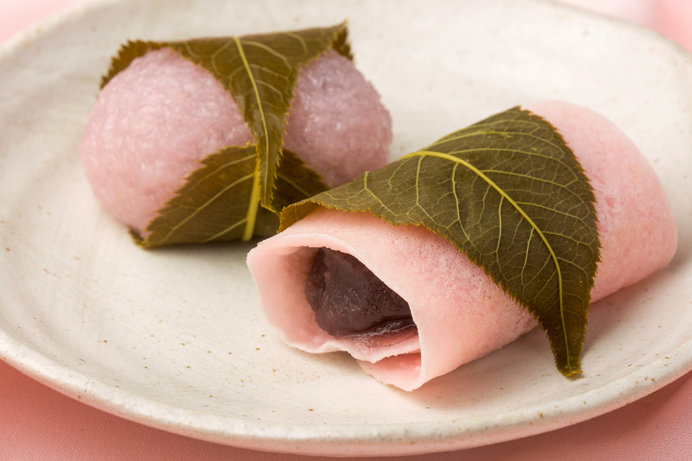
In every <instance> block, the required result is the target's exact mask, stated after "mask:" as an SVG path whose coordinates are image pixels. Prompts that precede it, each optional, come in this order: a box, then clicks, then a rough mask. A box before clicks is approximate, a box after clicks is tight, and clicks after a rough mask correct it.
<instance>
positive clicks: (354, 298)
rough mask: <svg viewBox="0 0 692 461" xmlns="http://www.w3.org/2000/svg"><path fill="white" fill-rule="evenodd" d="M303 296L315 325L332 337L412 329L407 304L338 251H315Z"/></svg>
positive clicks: (411, 320) (349, 257)
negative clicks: (315, 322)
mask: <svg viewBox="0 0 692 461" xmlns="http://www.w3.org/2000/svg"><path fill="white" fill-rule="evenodd" d="M305 295H306V297H307V300H308V303H310V306H311V307H312V310H313V312H314V313H315V320H316V321H317V324H318V325H319V326H320V327H321V328H322V329H323V330H325V331H326V332H327V333H329V334H330V335H332V336H349V335H363V334H365V335H380V334H386V333H392V332H397V331H400V330H404V329H408V328H415V324H414V323H413V319H412V318H411V309H409V306H408V303H407V302H406V301H404V299H403V298H402V297H401V296H399V295H398V294H396V293H395V292H394V291H392V289H391V288H389V287H388V286H387V285H385V284H384V283H383V282H382V281H381V280H380V279H379V278H377V276H375V274H373V273H372V272H370V270H369V269H368V268H367V267H365V266H364V265H363V264H362V263H361V262H360V261H358V260H357V259H356V258H354V257H353V256H351V255H349V254H346V253H342V252H340V251H335V250H331V249H329V248H320V249H319V250H317V253H316V254H315V259H314V260H313V263H312V267H311V268H310V273H309V274H308V278H307V281H306V283H305Z"/></svg>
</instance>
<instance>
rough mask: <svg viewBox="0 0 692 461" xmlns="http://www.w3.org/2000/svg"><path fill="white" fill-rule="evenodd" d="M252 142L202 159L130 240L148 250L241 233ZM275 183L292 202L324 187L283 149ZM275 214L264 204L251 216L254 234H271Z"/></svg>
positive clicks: (230, 237) (252, 163) (246, 209)
mask: <svg viewBox="0 0 692 461" xmlns="http://www.w3.org/2000/svg"><path fill="white" fill-rule="evenodd" d="M256 150H257V148H256V146H254V145H247V146H245V147H228V148H225V149H222V150H220V151H218V152H216V153H215V154H212V155H209V156H207V157H205V158H204V159H203V160H202V166H201V167H200V168H198V169H197V170H195V171H194V172H193V173H192V174H191V175H190V176H188V178H186V182H185V184H184V185H183V186H182V187H181V188H180V189H179V190H178V191H177V192H176V194H175V196H174V197H173V198H172V199H171V200H170V201H169V202H168V203H166V204H165V205H164V206H163V208H161V209H160V210H159V211H158V216H157V217H156V218H154V219H153V220H152V221H151V223H149V226H148V227H147V229H146V237H144V238H142V237H141V236H139V235H138V234H136V233H135V232H132V237H133V239H134V240H135V242H136V243H137V244H138V245H140V246H142V247H144V248H152V247H156V246H162V245H172V244H179V243H190V242H195V243H210V242H221V241H228V240H238V239H240V238H241V237H242V234H243V231H244V229H245V225H246V223H247V220H248V219H249V218H248V215H249V214H250V212H251V211H250V209H251V203H250V202H249V201H248V200H247V197H249V195H250V193H251V190H252V186H253V182H254V177H255V176H254V172H255V165H256V163H257V162H256ZM277 183H279V185H280V187H281V189H282V190H285V191H286V194H282V197H286V198H287V200H292V201H298V200H301V199H304V198H306V197H310V196H312V195H314V194H316V193H318V192H321V191H323V190H325V189H326V188H327V186H326V185H325V184H324V183H323V182H322V181H321V179H320V177H319V176H318V175H317V174H316V173H315V172H314V171H312V170H311V169H309V168H307V167H305V164H304V163H303V162H302V161H301V160H300V159H299V158H298V157H297V156H296V155H295V154H294V153H292V152H290V151H287V150H285V151H284V161H283V162H281V165H279V171H278V173H277ZM278 225H279V219H278V215H277V214H276V213H274V212H272V211H269V210H266V209H264V208H262V209H260V210H259V213H258V214H257V222H256V226H255V235H258V236H261V237H268V236H270V235H273V234H274V233H275V232H276V229H277V227H278Z"/></svg>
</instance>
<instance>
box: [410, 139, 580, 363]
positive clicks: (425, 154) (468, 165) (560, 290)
mask: <svg viewBox="0 0 692 461" xmlns="http://www.w3.org/2000/svg"><path fill="white" fill-rule="evenodd" d="M413 157H422V158H424V157H435V158H439V159H443V160H447V161H450V162H452V163H454V164H456V165H462V166H464V167H466V168H467V169H469V170H470V171H471V172H473V173H474V174H475V175H477V176H478V177H479V178H481V179H482V180H483V181H485V182H486V183H487V184H488V185H489V186H490V187H492V188H493V189H495V191H496V192H497V193H498V194H500V197H502V198H504V199H506V200H507V201H508V202H509V203H510V204H511V205H512V206H513V207H514V209H515V210H517V212H518V213H519V214H520V215H521V216H522V218H524V220H526V222H527V223H529V225H530V226H531V228H532V229H533V230H534V231H535V232H536V233H537V234H538V236H539V237H540V239H541V241H542V242H543V244H544V245H545V247H546V248H547V249H548V252H549V253H550V257H551V259H552V260H553V263H554V264H555V270H556V273H557V280H558V293H559V300H560V321H561V322H562V335H563V339H564V342H565V351H566V353H567V354H566V355H567V369H568V370H570V371H571V369H572V366H571V363H570V359H569V357H570V355H569V354H570V347H569V341H568V338H567V327H566V325H565V312H564V302H563V287H562V271H561V270H560V264H559V262H558V258H557V255H556V254H555V252H554V251H553V247H552V246H551V245H550V243H549V242H548V240H547V238H546V237H545V235H544V234H543V232H542V231H541V229H540V228H539V227H538V226H537V225H536V223H534V221H533V220H532V219H531V218H530V217H529V215H527V214H526V212H525V211H524V210H523V208H522V207H521V206H519V204H518V203H517V202H515V201H514V199H512V197H511V196H509V195H508V194H507V193H506V192H505V191H504V190H503V189H502V188H501V187H500V186H499V185H498V184H497V183H496V182H495V181H493V180H492V179H490V178H489V177H488V176H486V175H485V174H484V173H483V172H482V171H481V170H479V169H478V168H476V167H475V166H474V165H473V164H471V163H469V162H467V161H466V160H464V159H462V158H459V157H455V156H453V155H450V154H445V153H442V152H434V151H418V152H413V153H410V154H407V155H404V156H403V157H401V160H404V159H408V158H413ZM416 193H418V191H416Z"/></svg>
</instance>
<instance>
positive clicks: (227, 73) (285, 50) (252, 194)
mask: <svg viewBox="0 0 692 461" xmlns="http://www.w3.org/2000/svg"><path fill="white" fill-rule="evenodd" d="M347 34H348V31H347V28H346V24H345V23H342V24H339V25H337V26H333V27H327V28H313V29H305V30H300V31H292V32H277V33H272V34H262V35H247V36H244V37H217V38H202V39H193V40H187V41H179V42H152V41H130V42H128V43H127V44H126V45H124V46H123V47H122V48H121V49H120V51H119V52H118V54H117V56H116V57H114V58H113V60H112V61H111V67H110V69H109V71H108V73H107V74H106V75H105V76H104V77H103V78H102V80H101V86H102V87H103V86H104V85H106V84H107V83H108V82H109V81H110V79H112V78H113V77H114V76H115V75H117V74H118V72H120V71H122V70H123V69H125V68H127V66H128V65H129V64H130V63H131V62H132V61H133V60H134V59H136V58H137V57H140V56H143V55H144V54H145V53H146V52H148V51H150V50H155V49H160V48H163V47H169V48H172V49H173V50H175V51H177V52H178V53H180V55H182V56H183V57H185V58H187V59H189V60H190V61H192V62H194V63H195V64H197V65H199V66H202V67H204V68H205V69H206V70H208V71H209V72H210V73H211V74H212V75H213V76H214V78H215V79H216V80H217V81H219V82H220V83H221V84H222V85H223V87H224V88H225V89H226V90H227V91H228V92H229V93H230V95H231V96H232V97H233V99H234V101H235V102H236V104H237V105H238V107H239V109H240V111H241V112H242V113H243V116H244V119H245V121H246V122H247V123H248V125H249V127H250V131H251V133H252V135H253V137H254V140H255V142H254V146H255V154H254V158H255V163H254V164H253V170H252V171H251V172H250V173H249V174H250V176H251V179H252V181H250V185H251V188H250V191H249V194H248V197H249V198H250V200H251V204H250V208H249V209H248V210H247V211H248V212H247V215H246V218H245V219H244V221H243V222H242V224H241V226H242V228H241V230H242V232H240V234H239V235H238V237H234V238H242V239H243V240H249V239H250V238H251V237H252V236H253V235H254V234H255V226H256V225H257V224H258V222H257V219H258V217H257V216H258V212H259V208H260V205H261V207H263V208H265V209H267V210H269V211H272V212H275V213H278V211H279V210H281V207H282V206H283V205H285V204H287V203H290V200H288V198H287V197H288V196H291V197H294V198H295V197H296V195H295V193H296V191H295V190H294V189H293V187H292V186H291V183H292V182H296V181H295V180H292V178H290V177H289V178H287V177H284V178H283V180H282V181H281V184H284V185H288V186H289V188H288V189H287V191H286V192H285V193H286V195H284V190H283V189H281V188H278V189H277V174H278V173H277V172H278V170H279V165H280V163H281V160H282V153H283V150H282V147H283V135H284V132H285V125H286V115H287V113H288V111H289V109H290V105H291V102H292V101H293V90H294V87H295V83H296V79H297V77H298V73H299V71H300V69H301V68H303V67H304V66H306V65H307V64H308V63H309V62H310V61H312V60H313V59H316V58H318V57H319V56H321V55H322V54H324V53H325V52H326V51H327V50H329V49H334V50H335V51H337V52H338V53H340V54H342V55H343V56H346V57H348V58H349V59H352V56H351V51H350V47H349V44H348V41H347ZM305 169H306V167H305V166H302V167H301V171H303V170H305ZM313 175H316V173H314V174H313ZM287 179H288V181H287ZM324 189H326V186H325V187H324V188H323V189H322V190H324ZM304 197H305V196H304V195H303V196H300V198H304ZM229 206H231V207H235V208H243V207H244V206H245V204H242V205H241V204H239V203H230V204H229ZM260 214H264V213H260ZM196 216H197V215H195V216H193V217H190V219H192V220H193V221H194V220H196V219H197V218H196ZM191 225H192V223H190V222H189V221H186V223H185V225H184V226H183V227H186V228H187V227H189V226H191ZM201 225H205V224H199V225H195V226H194V227H195V228H198V227H199V226H201ZM155 227H156V226H155ZM177 229H178V228H177V227H176V232H177ZM229 232H230V231H229ZM231 234H232V235H235V234H237V228H234V230H233V231H232V232H230V233H229V234H228V235H231ZM195 235H199V234H198V233H197V231H194V232H192V233H179V236H180V238H188V237H193V236H195ZM224 239H226V238H225V236H224ZM154 241H157V242H158V240H152V244H151V245H149V246H153V245H154V243H153V242H154ZM162 241H166V242H168V241H169V240H168V239H167V238H166V239H164V240H162ZM192 241H194V242H197V241H198V240H192ZM138 242H139V243H140V244H142V245H146V244H145V242H144V241H142V240H138ZM171 243H172V242H171ZM157 244H158V243H157ZM161 244H162V243H161Z"/></svg>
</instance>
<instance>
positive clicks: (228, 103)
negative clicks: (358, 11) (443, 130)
mask: <svg viewBox="0 0 692 461" xmlns="http://www.w3.org/2000/svg"><path fill="white" fill-rule="evenodd" d="M391 139H392V131H391V118H390V116H389V113H388V111H387V110H386V109H385V107H384V106H383V105H382V103H381V101H380V97H379V95H378V93H377V91H376V90H375V89H374V87H373V86H372V85H371V84H370V83H369V82H368V81H366V80H365V78H364V77H363V75H362V74H361V73H360V72H359V71H358V70H357V69H356V68H355V67H354V65H353V63H352V62H351V61H350V60H349V59H347V58H345V57H343V56H341V55H339V54H338V53H336V52H335V51H333V50H329V51H327V52H326V53H325V54H324V55H322V56H321V57H319V58H317V59H315V60H313V61H312V62H310V63H309V64H308V65H307V66H305V67H304V68H303V69H302V70H301V71H300V73H299V75H298V79H297V82H296V85H295V90H294V100H293V103H292V105H291V109H290V111H289V114H288V118H287V125H286V135H285V138H284V146H285V147H286V148H287V149H289V150H291V151H293V152H294V153H296V154H298V155H299V157H301V158H302V159H303V160H304V161H305V162H306V163H307V164H308V166H310V167H311V168H312V169H314V170H315V171H317V172H318V173H319V174H320V175H321V176H322V178H323V180H324V181H325V182H326V183H327V184H328V185H329V186H336V185H338V184H341V183H344V182H347V181H348V180H350V179H353V178H354V177H355V176H357V175H359V174H360V173H362V172H363V171H365V170H370V169H376V168H379V167H381V166H382V165H384V164H385V163H387V161H388V159H389V150H388V149H389V144H390V142H391ZM250 142H253V139H252V135H251V134H250V130H249V128H248V126H247V124H246V122H245V121H244V119H243V116H242V114H241V113H240V110H239V109H238V106H237V104H236V103H235V101H234V100H233V98H232V97H231V95H230V94H229V93H228V92H227V91H226V90H225V89H224V88H223V86H222V85H221V84H220V83H219V82H218V81H217V80H216V79H215V78H214V77H213V76H212V74H211V73H209V72H208V71H207V70H205V69H204V68H202V67H200V66H198V65H196V64H194V63H193V62H192V61H189V60H187V59H185V58H184V57H182V56H181V55H179V54H178V53H176V52H175V51H173V50H172V49H170V48H162V49H159V50H155V51H149V52H147V53H146V54H145V55H144V56H142V57H139V58H137V59H135V60H133V61H132V63H131V64H130V65H129V66H128V67H127V68H126V69H124V70H123V71H121V72H120V73H118V74H117V75H116V76H115V77H113V78H112V79H111V80H110V81H109V82H108V84H106V85H105V86H104V88H103V89H102V91H101V92H100V94H99V96H98V100H97V101H96V103H95V105H94V107H93V109H92V111H91V114H90V116H89V120H88V123H87V126H86V128H85V130H84V135H83V140H82V145H81V148H82V163H83V165H84V169H85V171H86V175H87V178H88V179H89V182H90V183H91V187H92V189H93V192H94V194H95V195H96V197H97V198H98V200H99V201H100V202H101V203H102V204H103V206H104V207H105V209H106V210H107V211H108V212H110V213H111V214H112V215H113V216H114V217H115V219H117V220H118V221H120V222H122V223H123V224H125V225H127V226H129V227H130V228H132V229H133V230H134V231H136V232H137V233H139V234H140V235H142V236H145V233H144V231H145V229H146V227H147V225H148V224H149V222H150V221H151V220H152V219H153V218H154V217H155V216H156V213H157V210H159V209H160V208H161V207H162V206H163V205H164V204H165V203H166V202H167V201H168V200H169V199H171V198H172V197H173V196H174V193H175V191H176V190H177V189H179V188H180V187H181V186H183V185H184V184H185V178H186V177H187V176H188V175H189V174H190V173H192V172H193V171H195V170H196V169H197V168H199V166H200V160H201V159H203V158H204V157H206V156H208V155H210V154H213V153H214V152H216V151H218V150H219V149H222V148H225V147H228V146H244V145H246V144H247V143H250Z"/></svg>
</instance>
